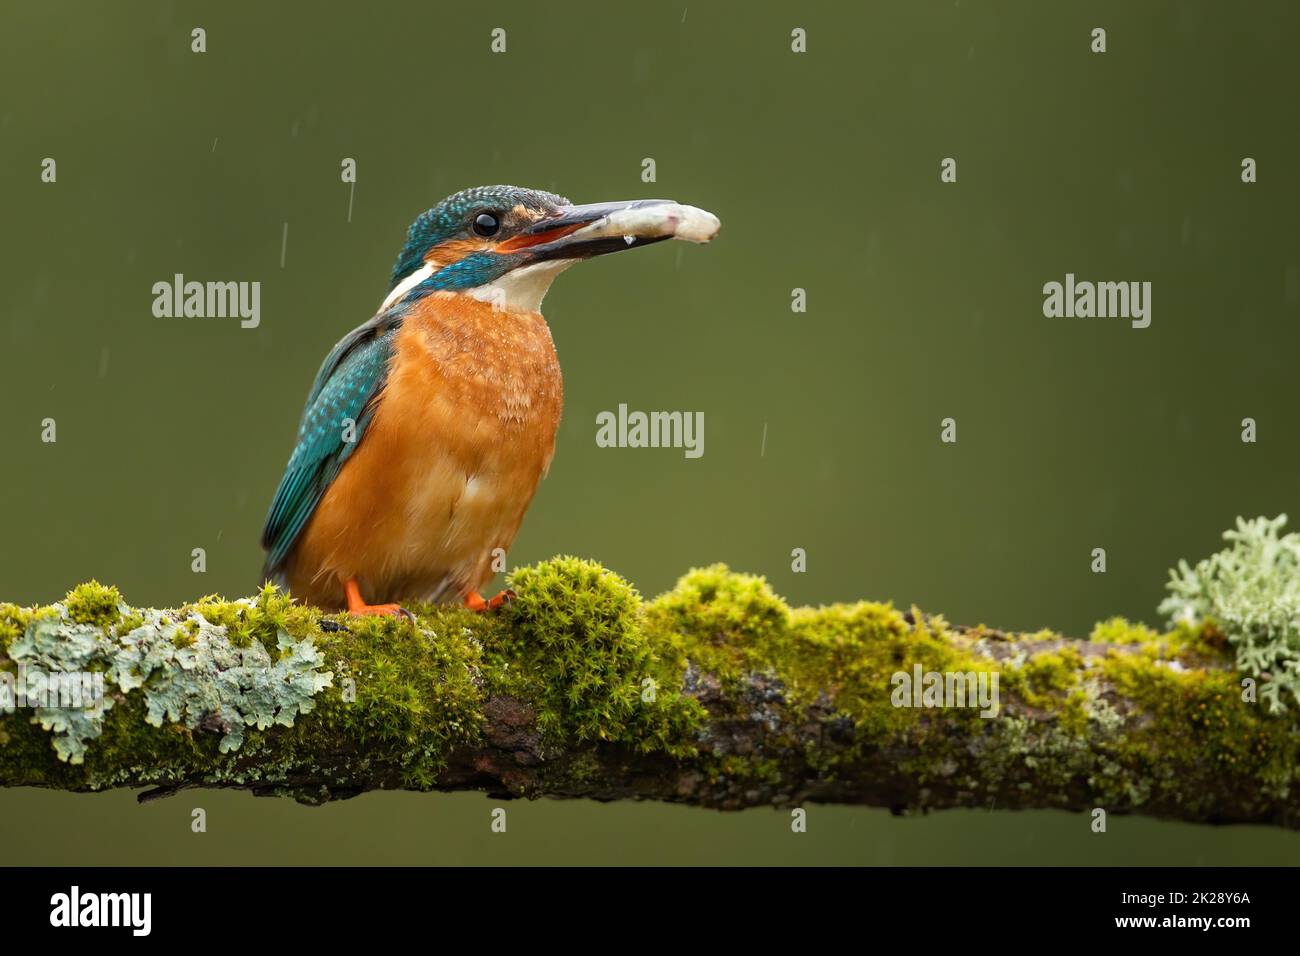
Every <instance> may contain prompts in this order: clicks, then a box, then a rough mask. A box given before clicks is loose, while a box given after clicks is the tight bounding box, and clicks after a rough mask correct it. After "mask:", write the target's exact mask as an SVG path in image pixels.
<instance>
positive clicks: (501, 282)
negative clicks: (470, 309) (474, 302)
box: [466, 259, 578, 312]
mask: <svg viewBox="0 0 1300 956" xmlns="http://www.w3.org/2000/svg"><path fill="white" fill-rule="evenodd" d="M577 261H578V260H577V259H552V260H550V261H548V262H534V263H533V264H532V265H531V266H524V267H523V268H522V269H511V270H510V271H509V272H507V273H506V274H505V275H503V276H502V277H501V278H499V279H496V280H494V281H492V282H489V283H487V285H480V286H475V287H474V288H473V289H468V290H466V294H468V295H470V296H473V297H474V298H475V299H479V300H481V301H483V302H488V303H491V305H492V308H493V309H495V310H497V311H500V312H538V311H540V310H541V308H542V299H544V298H546V293H547V291H549V290H550V288H551V283H552V282H554V281H555V277H556V276H557V275H559V274H560V273H561V272H563V271H564V270H565V269H567V268H569V266H571V265H573V264H574V263H575V262H577Z"/></svg>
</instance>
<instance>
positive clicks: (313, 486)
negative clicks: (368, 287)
mask: <svg viewBox="0 0 1300 956" xmlns="http://www.w3.org/2000/svg"><path fill="white" fill-rule="evenodd" d="M380 318H383V317H382V316H377V317H376V319H380ZM395 328H396V326H395V325H393V324H389V325H387V326H385V325H383V324H379V323H377V322H376V320H371V322H368V323H366V324H365V325H363V326H361V327H360V328H359V329H356V330H354V331H353V332H351V333H349V334H348V336H347V337H346V338H344V339H343V341H341V342H340V343H339V344H338V345H336V346H335V347H334V350H333V351H332V352H330V354H329V357H328V358H326V359H325V362H324V364H322V365H321V369H320V372H319V373H318V374H317V376H316V382H315V384H313V386H312V390H311V394H310V395H309V396H308V399H307V407H306V408H305V409H304V411H303V415H302V421H301V423H300V424H299V426H298V441H297V444H296V445H295V446H294V449H293V454H291V455H290V456H289V464H288V465H287V466H286V468H285V471H284V477H283V478H281V479H280V487H279V488H278V489H277V490H276V493H275V498H274V500H273V501H272V502H271V508H270V510H269V511H268V512H267V516H266V525H265V527H264V528H263V529H262V547H263V548H265V549H266V550H267V559H266V569H265V574H266V576H269V577H273V576H276V575H277V574H278V572H279V570H280V568H281V565H282V564H283V563H284V560H285V558H286V557H287V556H288V554H289V551H290V550H291V549H292V548H293V545H294V542H295V541H296V540H297V539H298V536H299V534H300V533H301V532H302V529H303V528H304V527H306V525H307V522H308V520H309V519H310V518H311V516H312V512H314V511H315V510H316V506H317V505H318V504H319V503H320V500H321V498H322V497H324V495H325V492H326V491H328V490H329V486H330V484H331V483H332V482H333V481H334V478H335V477H336V476H337V475H338V473H339V470H340V469H341V468H342V467H343V463H344V462H346V461H347V459H348V458H349V456H351V454H352V452H353V451H355V450H356V448H357V446H358V445H359V444H360V443H361V440H362V438H363V437H364V435H365V431H366V428H367V426H369V424H370V420H371V418H372V417H373V416H374V406H375V402H376V400H377V398H378V396H379V393H380V392H381V391H382V390H383V387H384V382H385V380H386V379H387V375H388V362H389V359H390V358H391V356H392V351H393V338H394V336H395V334H396V331H395ZM349 419H350V420H351V421H353V422H355V423H356V427H355V440H354V441H347V440H346V438H347V437H350V436H347V435H346V434H345V432H346V427H347V422H348V420H349Z"/></svg>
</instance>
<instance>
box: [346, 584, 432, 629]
mask: <svg viewBox="0 0 1300 956" xmlns="http://www.w3.org/2000/svg"><path fill="white" fill-rule="evenodd" d="M343 593H344V594H346V595H347V597H348V613H349V614H355V615H357V616H358V617H360V616H362V615H366V614H391V615H393V616H394V617H398V616H400V617H405V618H406V619H407V620H409V621H411V622H412V623H415V615H414V614H412V613H411V612H410V611H408V610H407V609H406V608H404V607H402V606H401V605H400V604H367V603H366V602H365V601H363V600H362V599H361V589H360V588H359V587H357V582H356V580H355V579H354V580H351V581H346V582H344V584H343Z"/></svg>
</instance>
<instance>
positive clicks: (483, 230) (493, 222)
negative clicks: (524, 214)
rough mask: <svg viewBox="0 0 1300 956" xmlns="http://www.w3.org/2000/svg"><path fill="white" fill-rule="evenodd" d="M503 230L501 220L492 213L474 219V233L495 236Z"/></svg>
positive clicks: (481, 214)
mask: <svg viewBox="0 0 1300 956" xmlns="http://www.w3.org/2000/svg"><path fill="white" fill-rule="evenodd" d="M500 228H501V220H499V219H498V218H497V217H496V216H494V215H493V214H492V213H490V212H481V213H479V214H478V215H477V216H475V217H474V232H475V233H477V234H478V235H480V236H495V235H496V232H497V230H498V229H500Z"/></svg>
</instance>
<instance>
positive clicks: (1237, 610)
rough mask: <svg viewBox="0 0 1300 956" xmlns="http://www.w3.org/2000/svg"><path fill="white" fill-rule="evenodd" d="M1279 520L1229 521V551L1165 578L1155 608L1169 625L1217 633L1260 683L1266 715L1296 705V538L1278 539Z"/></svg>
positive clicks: (1299, 644) (1299, 656)
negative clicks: (1162, 593)
mask: <svg viewBox="0 0 1300 956" xmlns="http://www.w3.org/2000/svg"><path fill="white" fill-rule="evenodd" d="M1286 520H1287V519H1286V515H1278V516H1277V517H1276V518H1271V519H1270V518H1262V517H1261V518H1254V519H1252V520H1250V521H1246V520H1244V519H1242V518H1238V519H1237V527H1236V529H1235V530H1229V531H1225V532H1224V533H1223V537H1224V540H1225V541H1228V542H1230V544H1229V546H1228V547H1227V548H1225V549H1223V550H1222V551H1219V552H1218V553H1216V554H1212V555H1210V557H1208V558H1206V559H1204V560H1203V561H1200V562H1198V563H1197V564H1196V566H1195V567H1192V566H1189V565H1188V563H1187V562H1186V561H1180V562H1179V564H1178V567H1177V568H1175V569H1173V570H1171V571H1170V572H1169V583H1168V585H1167V586H1168V588H1169V591H1170V595H1169V597H1167V598H1165V600H1164V601H1163V602H1162V603H1161V605H1160V608H1159V610H1160V613H1161V614H1165V615H1168V616H1169V618H1170V623H1171V626H1175V625H1178V624H1183V625H1187V626H1200V625H1203V624H1210V625H1213V626H1215V627H1217V628H1218V629H1219V630H1220V631H1222V632H1223V634H1224V635H1225V636H1226V638H1227V640H1228V642H1229V643H1230V644H1231V645H1232V646H1233V647H1234V648H1235V649H1236V653H1237V668H1238V669H1239V670H1240V671H1241V672H1242V673H1244V674H1247V675H1249V676H1251V677H1253V678H1259V679H1261V687H1260V697H1261V699H1263V700H1264V701H1266V702H1267V703H1268V705H1269V708H1270V709H1271V710H1273V711H1275V712H1276V711H1280V710H1283V709H1285V706H1286V703H1285V701H1286V699H1288V698H1289V699H1291V700H1293V701H1300V534H1297V533H1295V532H1291V533H1289V534H1286V535H1282V536H1279V535H1278V532H1279V531H1280V530H1281V529H1282V528H1283V527H1284V526H1285V525H1286Z"/></svg>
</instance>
